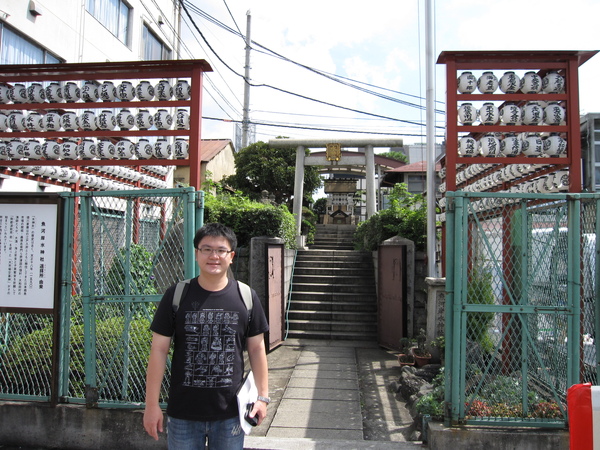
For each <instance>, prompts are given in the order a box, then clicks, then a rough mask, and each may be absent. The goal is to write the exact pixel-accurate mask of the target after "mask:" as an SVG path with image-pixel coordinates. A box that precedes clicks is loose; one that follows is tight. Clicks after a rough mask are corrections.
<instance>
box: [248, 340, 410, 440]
mask: <svg viewBox="0 0 600 450" xmlns="http://www.w3.org/2000/svg"><path fill="white" fill-rule="evenodd" d="M268 359H269V390H270V396H271V399H272V402H271V404H270V405H269V408H268V416H267V418H266V420H265V421H264V422H263V423H262V424H261V425H260V426H259V427H257V428H255V429H254V430H252V433H251V435H250V436H247V437H246V440H245V448H246V449H261V450H262V449H278V450H311V449H331V450H335V449H344V450H351V449H388V448H389V449H392V448H393V449H405V448H417V447H421V448H422V445H421V443H420V442H407V441H406V438H407V436H409V435H410V433H411V431H412V423H413V421H412V418H411V417H410V414H409V413H408V411H407V410H406V409H405V408H404V406H403V404H402V403H401V402H398V401H397V400H396V399H395V393H394V392H390V391H389V390H388V386H389V385H390V383H392V382H393V381H396V380H397V378H398V376H399V366H398V362H397V360H396V356H395V355H394V353H393V352H390V351H386V350H384V349H382V348H380V347H379V346H377V344H376V343H374V342H362V341H356V342H355V341H352V342H350V341H320V340H298V339H289V340H286V341H284V343H283V345H281V346H280V347H279V348H277V349H275V350H273V351H272V352H271V353H270V354H269V355H268Z"/></svg>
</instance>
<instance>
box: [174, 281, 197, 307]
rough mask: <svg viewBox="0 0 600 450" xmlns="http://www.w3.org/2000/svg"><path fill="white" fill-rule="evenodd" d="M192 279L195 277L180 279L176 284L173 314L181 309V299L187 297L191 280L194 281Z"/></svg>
mask: <svg viewBox="0 0 600 450" xmlns="http://www.w3.org/2000/svg"><path fill="white" fill-rule="evenodd" d="M192 279H193V278H190V279H189V280H183V281H180V282H179V283H177V285H176V286H175V293H174V294H173V314H175V313H176V312H177V310H178V309H179V304H180V303H181V299H182V298H183V297H185V294H187V290H188V289H189V287H190V282H191V281H192Z"/></svg>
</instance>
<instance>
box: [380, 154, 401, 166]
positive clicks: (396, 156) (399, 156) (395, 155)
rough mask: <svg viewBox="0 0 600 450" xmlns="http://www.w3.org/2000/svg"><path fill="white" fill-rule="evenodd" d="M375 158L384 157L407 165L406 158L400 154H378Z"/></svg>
mask: <svg viewBox="0 0 600 450" xmlns="http://www.w3.org/2000/svg"><path fill="white" fill-rule="evenodd" d="M377 156H384V157H386V158H392V159H395V160H396V161H402V162H403V163H407V164H408V157H407V156H406V155H405V154H404V153H402V152H386V153H378V154H377Z"/></svg>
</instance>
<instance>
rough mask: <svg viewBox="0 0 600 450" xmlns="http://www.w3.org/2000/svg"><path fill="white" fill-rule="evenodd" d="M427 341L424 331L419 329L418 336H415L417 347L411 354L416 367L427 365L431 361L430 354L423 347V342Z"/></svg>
mask: <svg viewBox="0 0 600 450" xmlns="http://www.w3.org/2000/svg"><path fill="white" fill-rule="evenodd" d="M426 340H427V336H426V335H425V330H423V328H421V329H420V330H419V334H418V335H417V346H416V347H413V348H412V353H413V355H414V357H415V364H416V365H417V367H423V366H424V365H425V364H429V361H431V353H429V350H428V349H427V348H426V347H425V341H426Z"/></svg>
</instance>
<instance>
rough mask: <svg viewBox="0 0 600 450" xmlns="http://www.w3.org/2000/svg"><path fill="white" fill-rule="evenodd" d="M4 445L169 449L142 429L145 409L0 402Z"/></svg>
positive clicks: (72, 449) (63, 449)
mask: <svg viewBox="0 0 600 450" xmlns="http://www.w3.org/2000/svg"><path fill="white" fill-rule="evenodd" d="M0 411H2V412H1V414H0V415H1V417H2V420H0V442H1V443H2V446H3V447H4V446H10V445H13V446H23V447H34V448H40V447H41V446H42V447H44V448H57V449H61V450H79V449H116V448H119V449H128V450H137V449H140V450H142V449H145V450H154V449H166V448H167V442H166V439H165V434H162V435H161V439H159V440H158V441H155V440H154V439H152V438H151V437H150V436H148V435H147V434H146V432H145V431H144V428H143V426H142V417H143V411H142V410H131V409H87V408H86V407H85V406H76V405H59V406H56V407H52V406H49V405H47V404H43V403H20V402H0Z"/></svg>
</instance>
